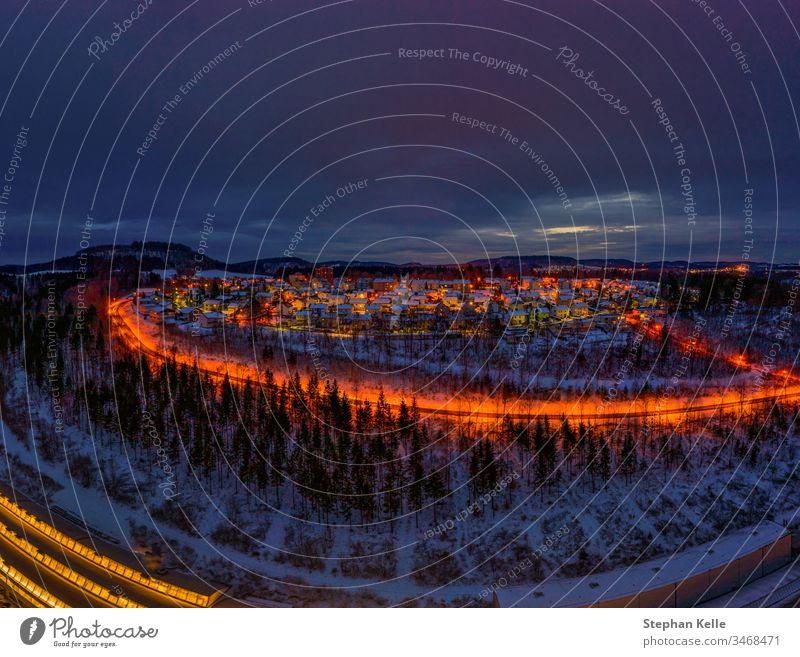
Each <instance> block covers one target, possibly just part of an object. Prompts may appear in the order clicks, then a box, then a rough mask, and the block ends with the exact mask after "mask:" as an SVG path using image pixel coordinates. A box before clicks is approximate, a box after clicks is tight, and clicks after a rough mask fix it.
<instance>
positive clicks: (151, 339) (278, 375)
mask: <svg viewBox="0 0 800 657" xmlns="http://www.w3.org/2000/svg"><path fill="white" fill-rule="evenodd" d="M109 315H110V319H111V322H112V327H113V329H115V330H114V331H112V335H114V336H115V337H117V338H118V339H119V340H120V341H122V342H123V343H124V344H125V345H126V346H127V347H128V348H130V349H133V350H134V351H139V352H141V353H143V354H146V355H147V356H149V357H151V358H153V359H155V360H156V361H158V362H161V361H163V360H165V359H166V358H167V357H172V356H173V355H174V356H175V358H176V360H177V361H178V362H181V363H185V364H187V365H190V366H192V367H194V366H195V364H196V365H197V366H198V367H199V368H200V370H201V371H203V372H204V373H207V374H208V375H209V376H212V377H215V378H223V377H224V376H225V374H226V372H227V375H228V377H229V378H230V379H231V380H233V381H237V382H240V383H244V382H246V381H248V380H249V381H258V380H260V377H259V372H258V371H257V370H256V368H254V367H252V366H250V365H245V364H242V363H238V362H233V361H226V362H220V361H216V360H214V359H212V358H210V357H207V356H202V355H200V354H197V358H196V356H195V354H187V353H183V352H178V351H173V349H174V348H175V347H174V345H172V344H169V343H166V342H165V341H164V339H163V337H162V336H157V335H154V334H153V333H152V332H148V331H147V330H144V329H145V328H154V327H155V325H153V324H151V323H150V322H146V321H145V320H143V319H142V318H141V317H139V315H138V314H136V312H135V309H134V307H133V302H132V300H131V299H130V298H124V299H121V300H119V301H115V302H112V303H111V304H110V306H109ZM736 364H737V366H739V367H740V368H742V367H743V366H744V365H745V364H744V363H743V362H740V361H737V362H736ZM751 369H752V368H751ZM273 375H274V377H275V381H276V382H277V383H279V384H280V383H282V382H283V381H284V380H286V378H287V377H286V373H283V372H274V371H273ZM792 379H793V380H795V381H797V380H798V379H797V377H792ZM787 381H788V377H787ZM338 383H339V388H340V390H344V391H346V392H347V393H348V394H349V395H351V397H352V398H354V399H356V398H357V399H361V400H369V401H370V402H371V403H374V402H376V401H377V399H378V392H376V391H366V392H365V391H363V390H358V391H355V390H353V389H349V388H348V387H347V386H346V385H344V384H343V383H342V381H338ZM384 397H385V399H386V401H387V402H388V403H389V405H390V406H392V407H393V408H394V409H397V408H398V407H399V405H400V402H401V399H402V398H403V396H402V395H401V394H400V393H396V392H388V391H385V390H384ZM797 398H800V384H795V385H792V386H789V385H786V384H784V385H783V386H782V388H781V391H780V392H776V393H773V394H765V395H759V394H756V395H750V396H743V395H740V394H739V393H737V392H735V391H729V392H726V393H725V394H720V395H717V396H705V397H697V398H696V399H695V400H693V401H692V403H690V404H686V402H685V400H683V399H676V398H664V397H661V398H659V399H652V398H650V399H641V398H640V399H634V400H621V401H616V400H615V401H611V402H608V403H604V404H602V406H603V408H604V410H603V411H602V412H597V407H598V406H599V405H600V404H599V403H598V402H597V401H595V400H588V401H587V400H580V399H576V400H575V401H561V400H544V401H535V402H533V403H532V404H531V403H530V402H524V404H525V410H524V411H520V410H514V409H515V407H517V408H519V406H520V405H521V403H522V402H519V401H518V402H511V403H510V404H509V405H508V409H504V408H501V406H502V404H501V403H500V402H498V401H497V400H496V399H491V398H487V399H484V400H481V401H476V400H467V399H451V400H448V401H447V402H439V401H437V400H434V399H420V398H418V399H417V404H418V406H419V410H420V413H421V414H422V415H423V416H428V417H455V418H468V419H470V420H474V421H478V420H481V421H498V420H502V419H505V418H508V419H513V420H518V421H530V419H531V418H534V419H535V418H536V417H537V416H549V417H561V416H562V415H564V416H566V417H571V418H576V419H581V420H586V421H594V422H607V421H612V420H621V419H627V418H631V419H632V418H659V419H664V420H681V419H683V418H685V417H687V416H692V417H695V416H703V415H711V414H714V413H717V412H720V411H734V410H739V409H742V408H745V407H748V406H752V405H763V404H771V403H774V402H777V401H783V400H790V399H797ZM465 407H466V408H465ZM492 407H493V408H492ZM587 407H590V410H588V411H587V410H586V409H587Z"/></svg>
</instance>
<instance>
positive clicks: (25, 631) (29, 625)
mask: <svg viewBox="0 0 800 657" xmlns="http://www.w3.org/2000/svg"><path fill="white" fill-rule="evenodd" d="M43 636H44V621H43V620H42V619H41V618H36V616H34V617H32V618H28V619H27V620H24V621H22V625H20V626H19V638H20V639H22V643H24V644H25V645H26V646H32V645H33V644H34V643H38V642H39V639H41V638H42V637H43Z"/></svg>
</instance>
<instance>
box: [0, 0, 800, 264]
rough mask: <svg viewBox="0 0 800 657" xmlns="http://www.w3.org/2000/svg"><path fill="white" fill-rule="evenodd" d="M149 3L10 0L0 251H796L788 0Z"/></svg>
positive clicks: (455, 255)
mask: <svg viewBox="0 0 800 657" xmlns="http://www.w3.org/2000/svg"><path fill="white" fill-rule="evenodd" d="M147 1H148V0H141V2H142V5H141V8H139V3H138V0H128V1H116V0H115V1H109V2H102V3H94V2H86V1H78V0H72V1H71V2H70V1H69V0H67V1H64V2H59V1H50V0H39V1H36V2H18V1H9V0H4V2H3V3H2V8H0V54H1V55H2V58H3V66H2V67H1V68H0V89H2V100H1V101H0V102H2V105H0V110H1V111H2V123H1V124H0V125H1V126H2V131H1V132H0V167H2V169H3V171H5V172H6V181H5V182H4V183H3V184H4V185H5V187H0V192H2V193H3V196H2V197H0V221H2V222H3V223H0V228H1V230H0V263H25V262H28V263H32V262H40V261H46V260H49V259H51V258H52V257H53V256H61V255H68V254H72V253H75V252H76V251H79V250H80V249H81V248H85V247H86V246H87V245H91V246H97V245H101V244H111V243H117V244H127V243H130V242H131V241H133V240H142V239H148V240H162V241H173V242H180V243H183V244H186V245H187V246H189V247H191V248H194V249H196V248H198V245H199V244H200V243H201V240H203V239H204V237H205V238H207V239H206V242H207V248H208V254H209V255H211V256H213V257H216V258H219V259H221V260H228V261H240V260H248V259H252V258H256V257H272V256H280V255H282V254H284V253H291V254H292V255H296V256H299V257H303V258H306V259H309V260H315V259H320V260H329V259H344V260H349V259H351V258H355V259H359V260H388V261H392V262H398V263H401V262H407V261H422V262H431V263H434V262H436V263H450V262H456V261H457V262H463V261H466V260H471V259H477V258H483V257H486V255H487V254H488V255H492V256H498V255H513V254H518V253H519V254H523V255H528V254H546V253H550V254H552V255H566V256H573V257H581V258H605V257H613V258H617V257H621V258H629V259H635V260H661V259H662V258H666V259H691V260H693V261H699V260H717V259H723V260H740V259H742V258H743V257H749V259H750V260H754V261H777V262H796V261H797V258H798V250H797V244H798V238H800V191H799V190H798V185H797V180H798V174H800V156H799V154H800V129H799V127H798V117H797V108H796V107H795V105H796V101H797V100H798V99H799V97H798V89H800V86H799V85H798V76H799V75H800V70H798V69H799V67H800V35H798V29H800V3H798V2H796V1H794V0H793V1H789V0H744V1H743V2H735V1H732V0H710V1H709V2H706V3H704V4H701V3H699V2H693V1H692V0H661V1H659V2H650V1H648V0H627V1H621V0H617V1H609V2H590V1H588V0H586V1H584V0H575V1H574V2H573V1H570V2H565V1H564V0H553V1H543V0H525V1H524V2H511V1H503V0H485V1H481V2H478V1H472V0H460V1H455V0H445V1H442V0H437V1H435V2H434V1H433V0H425V1H422V0H400V1H397V0H395V1H393V2H392V1H374V0H349V1H348V0H345V1H339V2H308V1H304V0H273V1H269V0H264V2H262V3H260V4H255V3H252V4H253V5H254V6H250V4H249V3H248V2H247V1H246V0H238V1H236V2H234V1H232V0H231V1H228V0H214V1H211V0H197V1H195V2H176V1H164V0H151V4H150V5H149V6H146V5H147ZM131 16H136V18H134V19H132V20H131ZM126 19H128V22H127V23H125V22H124V21H125V20H126ZM115 23H116V24H117V25H118V26H119V27H115ZM419 50H424V51H428V53H427V54H428V55H430V56H429V57H426V58H424V59H421V58H419V57H418V56H417V53H415V52H414V51H419ZM456 51H459V52H456ZM576 55H577V57H576ZM495 63H497V64H498V65H497V66H496V67H495ZM168 101H172V104H171V105H170V104H168ZM658 108H660V110H659V109H658ZM461 117H464V118H463V119H461ZM468 119H469V120H471V119H476V121H475V123H478V125H475V127H470V124H469V123H465V122H464V121H467V120H468ZM480 122H484V123H483V126H481V125H480ZM669 126H671V128H672V130H671V131H670V130H668V127H669ZM148 133H150V135H155V139H151V138H149V137H148ZM18 135H21V137H18ZM526 145H527V148H526ZM8 169H11V172H10V173H9V172H8V171H7V170H8ZM9 177H10V178H11V180H10V181H9V180H8V178H9ZM358 181H366V182H362V184H361V186H360V188H359V186H358V185H357V184H354V183H357V182H358ZM748 189H752V190H753V191H752V217H751V223H750V219H748V217H746V214H747V212H746V211H747V210H748V208H747V207H746V206H747V205H748V204H749V198H750V195H749V194H748V193H747V192H746V190H748ZM318 206H322V207H319V208H318ZM312 209H315V211H316V216H315V215H314V214H313V213H312ZM210 215H213V216H210ZM87 216H88V217H91V230H85V228H86V220H87ZM209 216H210V218H209ZM208 226H211V227H213V232H212V233H209V231H208ZM300 226H303V229H304V230H303V232H302V233H301V234H302V239H301V240H295V241H294V242H293V241H292V235H294V234H295V233H296V232H297V231H298V230H299V227H300ZM204 227H205V228H206V230H205V232H204ZM751 240H752V242H751Z"/></svg>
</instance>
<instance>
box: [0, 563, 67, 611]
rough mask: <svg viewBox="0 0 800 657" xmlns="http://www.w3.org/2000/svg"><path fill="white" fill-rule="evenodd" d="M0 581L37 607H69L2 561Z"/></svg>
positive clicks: (0, 564)
mask: <svg viewBox="0 0 800 657" xmlns="http://www.w3.org/2000/svg"><path fill="white" fill-rule="evenodd" d="M0 581H3V582H5V583H6V585H7V586H8V588H10V589H11V590H12V591H13V592H14V593H15V594H16V595H19V596H20V597H22V598H25V600H27V601H28V602H30V603H31V604H32V605H34V606H36V607H63V608H66V607H68V606H69V605H67V604H66V603H64V602H62V601H61V600H59V599H58V598H57V597H55V596H54V595H51V594H50V593H48V592H47V591H45V590H44V589H43V588H42V587H41V586H39V585H38V584H34V583H33V582H32V581H31V580H30V579H28V578H27V577H25V575H23V574H22V573H21V572H19V571H18V570H17V569H16V568H14V567H13V566H9V565H8V564H7V563H6V562H5V561H3V560H2V559H0Z"/></svg>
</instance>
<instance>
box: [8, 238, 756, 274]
mask: <svg viewBox="0 0 800 657" xmlns="http://www.w3.org/2000/svg"><path fill="white" fill-rule="evenodd" d="M83 253H84V252H79V253H76V254H75V255H72V256H65V257H62V258H57V259H56V260H51V261H48V262H39V263H34V264H29V265H2V266H0V272H2V273H9V274H22V273H24V272H27V273H29V274H30V273H36V272H46V271H53V270H55V271H77V270H78V268H79V267H80V266H81V264H86V265H87V266H88V267H89V270H90V272H91V271H94V270H97V271H108V269H109V267H110V268H113V269H117V270H127V271H134V270H141V271H148V272H149V271H158V270H159V269H161V270H163V269H175V270H176V271H178V272H179V273H182V274H187V273H191V272H192V271H194V270H195V267H196V266H198V265H200V266H202V268H203V269H204V270H213V269H219V270H223V271H228V272H230V273H231V274H253V273H256V274H263V275H271V274H276V273H279V272H280V271H283V270H289V271H298V270H299V271H308V270H311V269H312V267H314V263H312V262H309V261H308V260H304V259H303V258H295V257H274V258H259V259H258V260H245V261H242V262H233V263H227V264H226V263H225V262H223V261H222V260H217V259H215V258H211V257H209V256H208V255H200V254H199V253H198V252H197V251H195V250H193V249H191V248H190V247H188V246H186V245H185V244H177V243H171V244H170V243H167V242H157V241H153V242H145V243H142V242H132V243H131V244H128V245H124V244H120V245H111V244H107V245H103V246H95V247H91V248H89V249H86V251H85V253H86V255H88V256H89V257H88V258H85V259H83V261H82V258H83ZM726 264H738V263H737V262H712V261H709V262H693V263H691V266H692V267H693V268H698V269H712V268H714V267H718V266H720V265H726ZM748 264H749V265H750V266H751V267H767V266H769V264H768V263H756V262H750V263H748ZM470 265H471V266H473V267H478V268H480V269H483V270H486V268H487V267H491V268H494V266H495V265H500V267H501V268H502V269H503V271H506V272H514V271H519V270H520V268H521V269H522V270H523V271H524V270H528V269H547V268H550V267H556V268H565V267H566V268H568V267H575V266H581V267H592V268H598V269H615V268H624V269H630V268H632V267H633V266H634V265H635V266H636V267H637V268H642V269H651V270H660V269H664V268H668V269H685V268H686V267H687V266H688V263H687V261H685V260H669V261H664V262H661V261H652V262H640V263H634V262H633V261H632V260H626V259H624V258H610V259H608V260H604V259H602V258H589V259H582V260H576V259H575V258H570V257H568V256H548V255H525V256H500V257H497V258H491V259H490V260H489V261H487V260H484V259H478V260H470V261H468V262H465V263H461V264H459V265H456V264H452V265H425V264H424V263H419V262H407V263H402V264H396V263H392V262H383V261H374V260H368V261H359V260H356V261H353V262H350V261H347V260H327V261H325V262H318V263H316V266H317V267H320V266H329V267H333V268H334V269H344V268H350V269H353V268H354V267H355V268H362V269H372V270H383V271H385V272H387V273H390V272H392V273H400V272H408V271H411V270H414V269H420V268H423V267H426V266H430V267H432V268H435V267H443V268H445V269H454V268H458V267H465V266H470Z"/></svg>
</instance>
